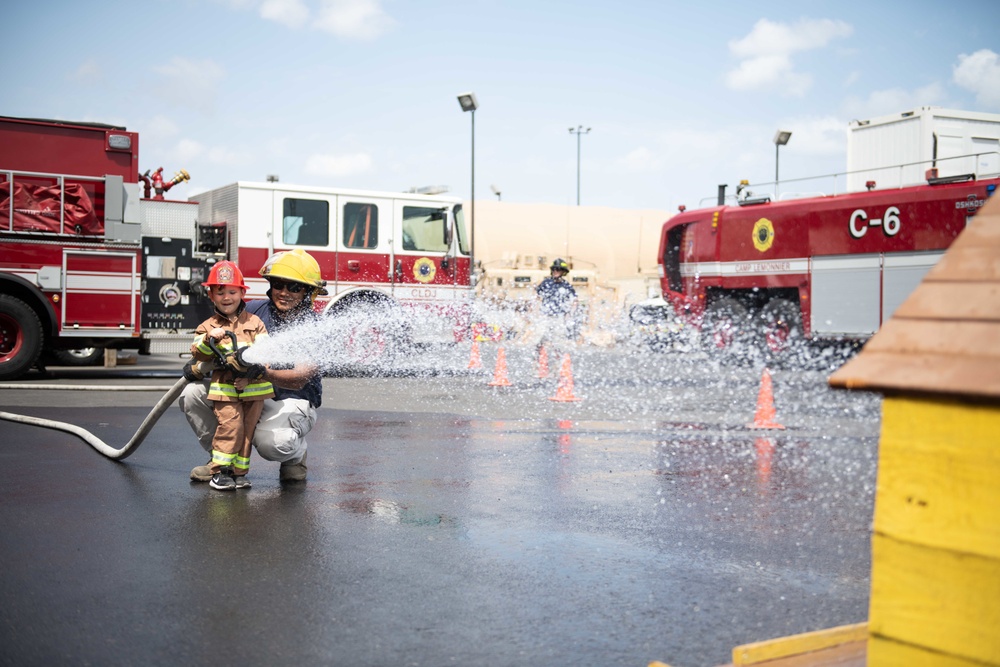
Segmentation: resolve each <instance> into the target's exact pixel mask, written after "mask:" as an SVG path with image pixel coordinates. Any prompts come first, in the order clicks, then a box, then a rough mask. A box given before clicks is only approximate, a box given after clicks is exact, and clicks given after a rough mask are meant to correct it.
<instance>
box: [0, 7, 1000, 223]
mask: <svg viewBox="0 0 1000 667" xmlns="http://www.w3.org/2000/svg"><path fill="white" fill-rule="evenodd" d="M695 4H698V5H703V6H700V7H695V6H693V5H695ZM998 26H1000V2H997V1H996V0H979V1H966V0H954V1H952V2H936V1H930V0H911V1H908V2H896V1H890V2H885V1H879V2H873V1H872V0H867V1H866V2H856V1H854V0H841V1H838V2H825V1H814V2H801V1H799V2H784V1H778V2H770V3H714V4H713V3H709V4H705V3H691V2H674V1H672V0H661V1H659V2H645V1H636V0H621V1H619V2H616V3H610V2H602V3H593V2H565V1H562V0H552V1H548V2H538V1H537V0H536V1H533V2H528V1H521V0H511V1H508V2H502V1H499V0H493V1H490V2H487V1H484V0H466V1H464V2H452V1H436V0H426V1H424V2H412V1H410V2H407V1H404V0H197V1H194V0H175V1H173V2H160V3H135V2H117V1H111V2H98V3H82V2H63V1H47V0H41V1H40V2H35V3H17V4H15V5H13V6H11V7H8V8H7V9H5V11H4V20H3V28H2V30H0V34H2V39H0V54H2V55H3V62H4V63H6V65H5V67H4V68H3V69H2V70H0V90H2V91H3V93H2V94H0V99H2V100H3V103H2V105H0V114H3V115H10V116H27V117H42V118H59V119H64V120H81V121H82V120H85V121H97V122H105V123H113V124H121V125H125V126H126V127H127V128H128V129H130V130H134V131H137V132H139V134H140V161H141V164H142V168H143V169H155V168H156V167H160V166H162V167H163V168H164V171H165V173H168V174H173V173H175V172H176V171H177V170H179V169H186V170H187V171H189V172H190V174H191V179H192V180H191V181H190V182H189V183H186V184H184V185H180V186H177V187H176V188H174V189H173V190H172V191H171V195H173V196H175V197H177V198H181V199H183V198H187V197H188V196H190V195H194V194H197V193H198V192H200V191H202V190H206V189H210V188H213V187H217V186H221V185H225V184H227V183H231V182H234V181H237V180H252V181H261V180H264V179H265V177H266V176H267V175H268V174H277V175H279V177H280V179H281V181H282V182H286V183H295V184H303V185H331V186H341V187H352V188H366V189H368V188H370V189H384V190H405V189H408V188H410V187H419V186H425V185H447V186H449V188H450V191H451V192H452V193H453V194H455V195H457V196H460V197H463V198H466V199H467V198H468V197H469V195H470V191H471V182H470V181H471V178H470V162H471V160H470V144H471V118H470V114H467V113H463V112H462V110H461V109H460V107H459V104H458V102H457V100H456V96H457V95H458V94H459V93H462V92H465V91H474V92H475V93H476V96H477V98H478V100H479V105H480V108H479V110H478V111H477V112H476V114H475V150H476V174H475V177H476V197H477V199H493V198H495V195H494V194H493V193H492V192H491V191H490V185H495V186H496V187H497V188H498V189H499V190H500V191H501V192H502V199H503V200H504V201H511V202H518V203H536V202H546V203H554V204H574V203H575V202H576V188H577V139H576V137H575V136H574V135H572V134H570V133H569V131H568V130H569V128H571V127H574V128H575V127H577V126H580V125H582V126H583V127H584V128H587V127H590V128H592V129H591V132H590V133H589V134H586V135H584V136H582V137H581V140H580V146H581V160H580V165H581V203H582V204H583V205H596V206H613V207H618V208H658V209H667V210H673V209H674V208H676V207H677V206H678V205H679V204H686V205H687V206H688V207H689V208H690V207H694V206H696V205H697V204H698V202H699V201H700V200H702V199H704V198H709V197H714V195H715V192H716V186H717V184H719V183H728V184H729V185H730V188H731V189H730V192H732V189H733V188H735V184H736V183H738V182H739V181H740V179H744V178H745V179H748V180H750V181H751V182H755V183H756V182H763V181H770V180H772V179H773V177H774V153H775V149H774V144H773V143H772V139H773V136H774V133H775V131H776V130H777V129H779V128H780V129H786V130H790V131H792V133H793V135H792V139H791V141H790V142H789V144H788V145H787V146H784V147H783V148H782V149H781V157H780V163H781V164H780V166H781V177H782V178H783V179H784V178H796V177H806V176H815V175H819V174H826V173H833V172H842V171H844V170H845V169H846V129H847V124H848V122H849V121H850V120H851V119H865V118H874V117H877V116H882V115H887V114H894V113H898V112H901V111H906V110H909V109H912V108H915V107H919V106H940V107H945V108H951V109H962V110H968V111H984V112H993V113H1000V30H998ZM2 166H3V165H0V167H2Z"/></svg>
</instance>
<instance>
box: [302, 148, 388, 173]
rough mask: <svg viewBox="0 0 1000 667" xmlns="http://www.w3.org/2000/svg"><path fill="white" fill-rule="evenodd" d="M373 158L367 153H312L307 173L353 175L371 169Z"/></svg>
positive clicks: (306, 169) (306, 168)
mask: <svg viewBox="0 0 1000 667" xmlns="http://www.w3.org/2000/svg"><path fill="white" fill-rule="evenodd" d="M371 168H372V158H371V156H370V155H368V154H367V153H354V154H352V155H310V156H309V158H308V159H307V160H306V165H305V173H307V174H310V175H312V176H336V177H341V176H352V175H354V174H360V173H364V172H366V171H370V170H371Z"/></svg>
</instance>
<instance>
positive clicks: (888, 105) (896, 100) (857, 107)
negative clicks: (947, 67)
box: [844, 83, 947, 120]
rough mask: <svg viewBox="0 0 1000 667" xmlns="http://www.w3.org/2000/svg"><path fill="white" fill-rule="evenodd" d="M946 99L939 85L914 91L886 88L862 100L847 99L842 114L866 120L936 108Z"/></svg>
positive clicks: (931, 85) (927, 86) (935, 84)
mask: <svg viewBox="0 0 1000 667" xmlns="http://www.w3.org/2000/svg"><path fill="white" fill-rule="evenodd" d="M946 99H947V97H946V95H945V91H944V88H943V87H942V86H941V84H939V83H931V84H928V85H926V86H924V87H922V88H917V89H916V90H903V89H902V88H888V89H886V90H876V91H874V92H872V93H871V94H870V95H869V96H868V98H867V99H864V100H860V99H857V98H848V99H847V100H846V101H845V102H844V113H845V115H846V116H847V117H848V118H849V119H858V120H866V119H871V118H876V117H878V116H886V115H889V114H894V113H900V112H902V111H908V110H910V109H916V108H919V107H926V106H938V105H940V104H941V103H942V102H944V101H945V100H946Z"/></svg>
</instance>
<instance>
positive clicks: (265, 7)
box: [260, 0, 309, 28]
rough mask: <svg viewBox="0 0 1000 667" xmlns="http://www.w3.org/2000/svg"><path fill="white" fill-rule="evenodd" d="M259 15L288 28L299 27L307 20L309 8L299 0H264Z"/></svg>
mask: <svg viewBox="0 0 1000 667" xmlns="http://www.w3.org/2000/svg"><path fill="white" fill-rule="evenodd" d="M260 16H261V18H265V19H267V20H269V21H275V22H277V23H281V24H282V25H286V26H288V27H289V28H301V27H302V26H304V25H305V24H306V22H307V21H308V20H309V8H308V7H306V6H305V4H303V3H302V1H301V0H264V2H263V3H262V4H261V6H260Z"/></svg>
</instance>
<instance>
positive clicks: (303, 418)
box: [179, 248, 327, 482]
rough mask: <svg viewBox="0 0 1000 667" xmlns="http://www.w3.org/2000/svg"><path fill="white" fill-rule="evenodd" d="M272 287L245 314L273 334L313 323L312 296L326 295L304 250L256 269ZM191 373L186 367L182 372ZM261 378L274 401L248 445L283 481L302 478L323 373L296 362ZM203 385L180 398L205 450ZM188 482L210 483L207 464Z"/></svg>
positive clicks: (208, 420)
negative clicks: (275, 467) (270, 463)
mask: <svg viewBox="0 0 1000 667" xmlns="http://www.w3.org/2000/svg"><path fill="white" fill-rule="evenodd" d="M260 275H261V276H263V277H264V278H266V279H267V281H268V283H269V285H270V288H269V289H268V291H267V296H268V298H267V299H255V300H252V301H249V302H248V303H247V310H248V311H249V312H251V313H253V314H255V315H257V316H258V317H260V319H261V320H262V321H263V322H264V324H265V326H267V329H268V331H269V332H270V333H271V334H272V335H273V334H275V333H278V332H280V331H282V330H283V329H285V328H287V327H291V326H293V325H297V324H300V323H302V324H304V323H307V322H313V321H315V320H317V319H318V318H319V317H320V316H319V314H318V313H316V312H315V311H314V310H313V300H314V299H315V297H317V296H320V295H325V294H327V291H326V289H325V286H326V281H324V280H323V278H322V276H321V274H320V269H319V264H318V263H317V262H316V260H315V259H314V258H313V257H312V256H311V255H310V254H309V253H307V252H305V251H304V250H302V249H301V248H296V249H294V250H291V251H287V252H278V253H275V254H274V255H272V256H271V257H270V258H269V259H268V260H267V262H265V263H264V266H263V267H261V269H260ZM191 372H192V371H191V370H190V369H189V368H187V367H186V373H191ZM264 377H265V378H266V379H267V380H269V381H270V382H271V384H272V385H273V386H274V393H275V396H274V399H273V400H270V401H265V405H264V411H263V413H262V415H261V418H260V421H259V422H258V424H257V430H256V432H255V433H254V438H253V441H252V444H253V446H254V448H256V450H257V453H258V454H259V455H260V456H261V458H263V459H265V460H267V461H277V462H279V463H280V464H281V467H280V468H279V472H278V477H279V479H280V480H281V481H282V482H299V481H304V480H305V479H306V450H307V444H306V435H307V434H308V433H309V432H310V431H311V430H312V428H313V427H314V426H315V424H316V419H317V412H316V410H317V408H319V406H320V404H321V402H322V398H323V384H322V379H323V374H322V370H321V369H320V367H319V366H318V365H316V364H314V363H311V362H308V363H296V364H294V365H292V366H291V367H277V366H270V365H266V364H265V365H264ZM206 394H207V390H206V387H205V384H204V383H202V382H192V383H191V384H189V385H187V387H185V389H184V391H183V392H182V393H181V396H180V400H179V403H180V407H181V410H182V411H183V412H184V415H185V416H186V417H187V420H188V423H189V424H190V425H191V428H192V429H193V430H194V432H195V435H196V436H197V437H198V442H199V443H200V444H201V446H202V448H204V449H205V450H206V451H210V448H211V433H212V431H213V429H214V415H213V414H212V411H211V406H210V404H209V403H208V401H207V400H206V398H207V396H206ZM191 479H192V480H194V481H196V482H205V481H208V480H209V479H211V477H210V476H209V468H208V466H197V467H195V468H194V469H193V470H192V471H191Z"/></svg>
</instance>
